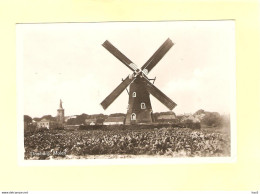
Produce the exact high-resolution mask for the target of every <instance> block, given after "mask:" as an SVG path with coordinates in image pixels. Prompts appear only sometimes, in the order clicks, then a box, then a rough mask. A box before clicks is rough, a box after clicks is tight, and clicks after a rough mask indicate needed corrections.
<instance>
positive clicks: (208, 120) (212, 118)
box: [201, 112, 222, 127]
mask: <svg viewBox="0 0 260 194" xmlns="http://www.w3.org/2000/svg"><path fill="white" fill-rule="evenodd" d="M201 123H202V124H204V125H207V126H211V127H217V126H221V125H222V119H221V116H220V114H219V113H217V112H207V113H206V115H205V116H204V117H203V119H202V120H201Z"/></svg>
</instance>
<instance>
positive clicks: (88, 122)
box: [85, 118, 97, 125]
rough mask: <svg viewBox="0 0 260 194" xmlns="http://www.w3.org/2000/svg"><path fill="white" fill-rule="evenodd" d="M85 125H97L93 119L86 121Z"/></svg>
mask: <svg viewBox="0 0 260 194" xmlns="http://www.w3.org/2000/svg"><path fill="white" fill-rule="evenodd" d="M85 124H86V125H96V124H97V119H96V118H94V119H86V120H85Z"/></svg>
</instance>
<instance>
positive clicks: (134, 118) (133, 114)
mask: <svg viewBox="0 0 260 194" xmlns="http://www.w3.org/2000/svg"><path fill="white" fill-rule="evenodd" d="M131 120H132V121H133V120H136V114H135V113H132V114H131Z"/></svg>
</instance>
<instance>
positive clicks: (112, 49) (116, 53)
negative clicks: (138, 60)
mask: <svg viewBox="0 0 260 194" xmlns="http://www.w3.org/2000/svg"><path fill="white" fill-rule="evenodd" d="M102 45H103V47H105V48H106V49H107V50H108V51H109V52H110V53H111V54H112V55H114V56H115V57H116V58H118V59H119V60H120V61H121V62H122V63H124V64H125V65H126V66H127V67H128V68H129V69H131V70H132V71H135V70H136V69H138V68H137V66H136V65H135V64H134V63H133V62H132V61H131V60H130V59H128V58H127V57H126V56H125V55H124V54H123V53H121V52H120V51H119V50H118V49H117V48H116V47H114V46H113V45H112V44H111V43H110V42H109V41H108V40H106V41H105V42H104V43H103V44H102Z"/></svg>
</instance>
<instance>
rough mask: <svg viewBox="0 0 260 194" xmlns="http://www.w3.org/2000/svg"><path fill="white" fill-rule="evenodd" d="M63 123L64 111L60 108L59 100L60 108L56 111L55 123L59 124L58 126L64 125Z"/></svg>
mask: <svg viewBox="0 0 260 194" xmlns="http://www.w3.org/2000/svg"><path fill="white" fill-rule="evenodd" d="M64 121H65V118H64V109H63V107H62V101H61V100H60V107H59V109H57V122H58V123H59V124H60V125H63V124H64Z"/></svg>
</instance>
